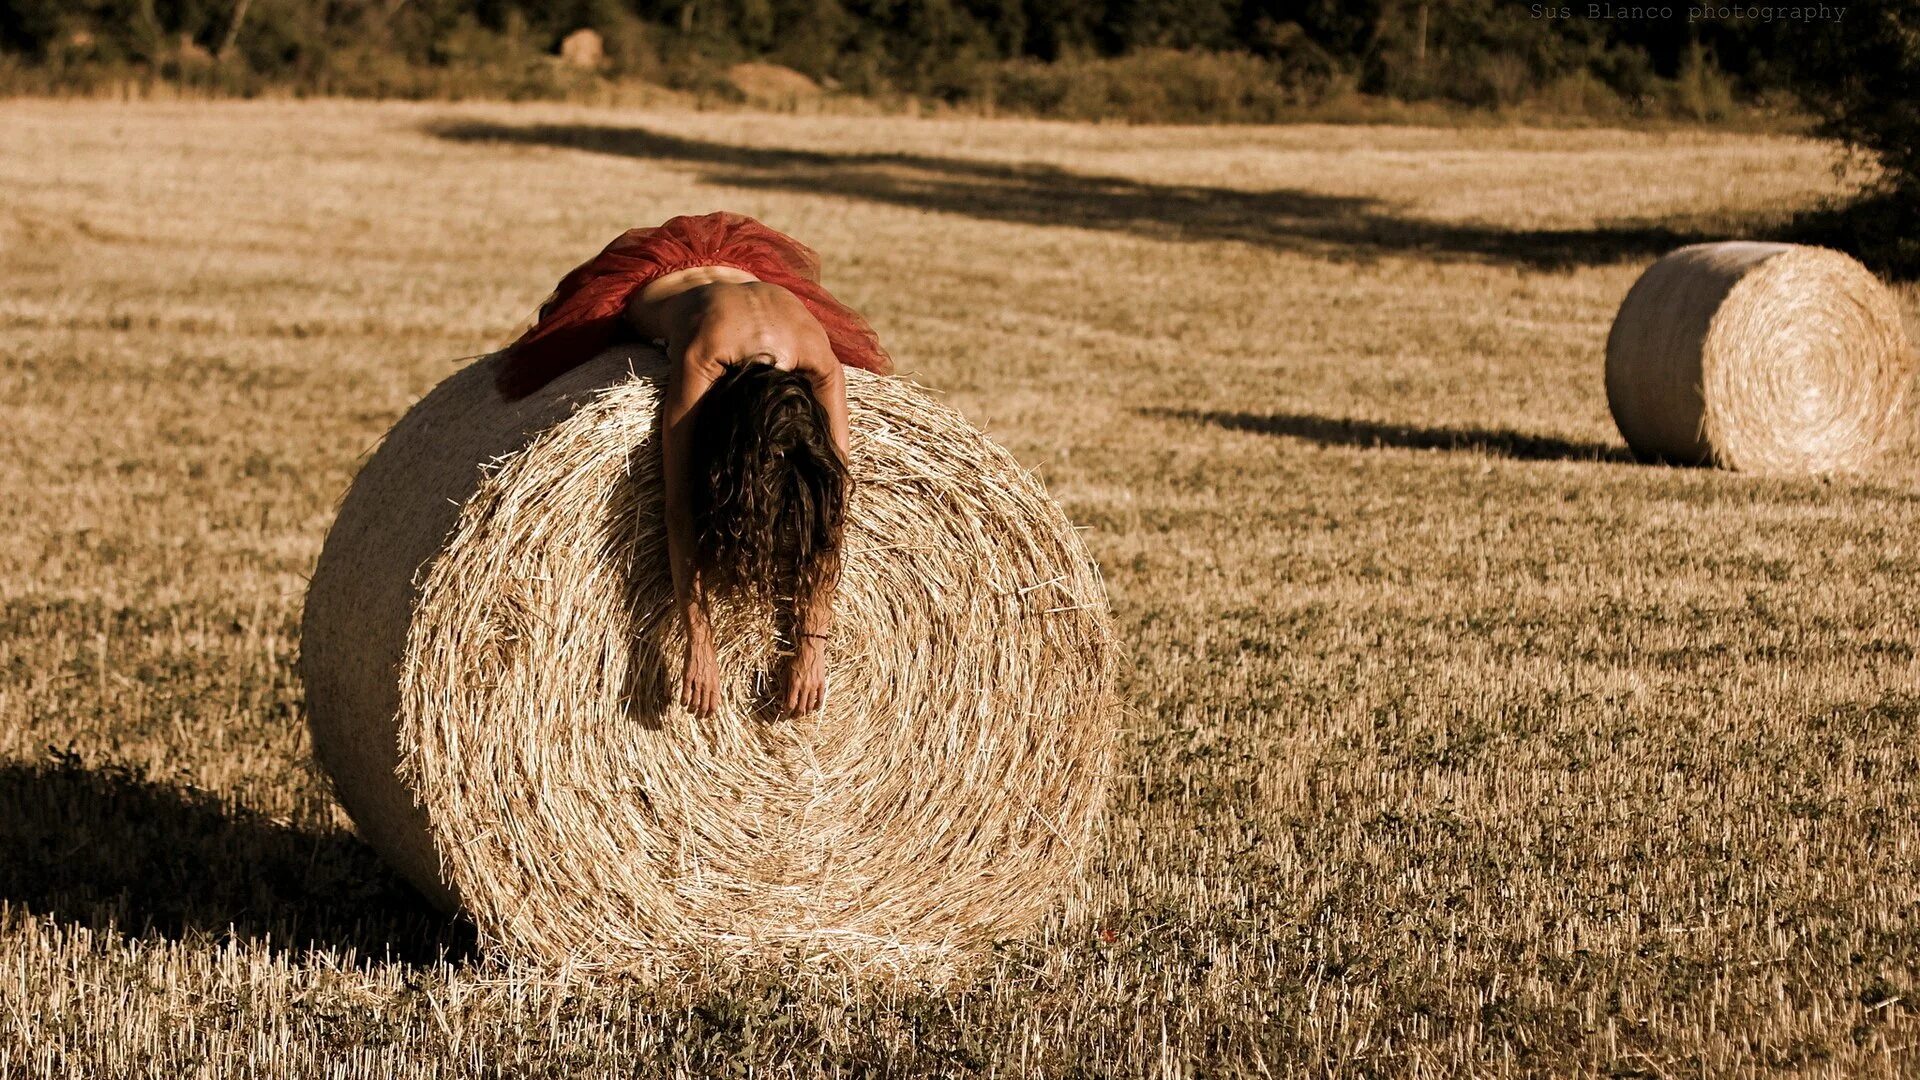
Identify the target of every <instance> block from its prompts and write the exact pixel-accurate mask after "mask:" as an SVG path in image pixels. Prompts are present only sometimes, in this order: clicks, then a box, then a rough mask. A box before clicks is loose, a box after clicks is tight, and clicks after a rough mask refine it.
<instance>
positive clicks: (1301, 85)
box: [0, 0, 1805, 106]
mask: <svg viewBox="0 0 1920 1080" xmlns="http://www.w3.org/2000/svg"><path fill="white" fill-rule="evenodd" d="M1649 10H1650V11H1652V12H1653V14H1652V16H1651V17H1649V15H1648V14H1647V11H1649ZM1661 10H1662V9H1657V8H1656V9H1637V8H1624V7H1618V6H1615V5H1593V4H1584V3H1583V4H1575V5H1548V4H1539V3H1522V2H1514V0H1423V2H1414V0H1371V2H1362V3H1343V2H1334V0H556V2H553V3H530V2H514V0H0V50H4V51H5V52H6V53H8V54H10V55H11V56H12V57H14V58H15V62H16V63H20V64H32V65H37V66H40V67H42V68H46V67H53V68H56V69H60V70H67V71H71V70H74V69H84V68H89V67H96V68H97V67H103V66H112V65H116V64H128V65H147V66H149V67H150V68H154V69H165V70H175V69H180V68H183V67H187V68H190V67H192V66H194V65H200V66H212V65H215V64H217V65H219V66H221V67H223V68H227V69H230V70H236V71H239V72H243V73H244V74H246V75H251V76H254V77H258V78H261V79H267V80H273V81H277V82H281V83H288V84H293V85H296V86H298V85H300V84H302V83H308V84H313V83H317V82H318V81H320V80H321V79H323V78H325V77H328V76H331V77H333V78H334V80H335V81H337V82H338V81H342V80H344V79H346V77H347V76H348V75H349V74H350V72H351V70H352V69H353V68H355V67H360V68H366V67H373V68H376V69H378V68H382V67H385V68H389V69H391V68H393V67H394V66H395V65H406V66H412V67H419V68H427V69H431V68H436V67H438V68H448V67H458V66H461V65H475V64H481V63H492V64H495V65H501V64H505V65H509V66H510V65H512V64H514V63H518V62H522V61H525V60H528V59H530V58H532V57H534V56H539V55H544V54H549V53H551V52H552V51H553V49H554V47H555V45H556V44H557V42H558V41H559V40H560V39H561V38H562V37H563V36H564V35H566V34H568V33H570V32H572V31H574V30H577V29H580V28H583V27H585V28H591V29H593V30H595V31H597V32H599V34H600V35H601V36H602V38H603V39H604V41H605V42H606V46H607V48H606V53H607V74H611V75H616V76H617V75H623V74H624V75H633V76H637V77H641V78H653V79H662V78H665V79H668V80H672V79H681V80H685V79H690V78H694V77H695V74H696V73H697V71H698V70H699V69H701V68H702V67H709V66H711V65H712V64H714V63H727V62H732V61H738V60H747V59H763V60H768V61H772V62H776V63H780V64H784V65H787V66H789V67H792V68H795V69H797V70H799V71H802V72H804V73H806V74H808V75H810V76H813V77H815V78H817V79H822V80H830V81H832V82H833V83H836V84H838V85H841V86H844V87H847V88H849V89H852V90H854V91H856V92H875V91H886V90H892V91H898V92H902V93H910V94H916V95H922V96H928V97H933V98H946V99H952V100H964V99H967V98H969V97H973V96H978V94H979V93H980V92H981V89H982V81H983V79H988V78H990V76H989V75H988V74H983V72H991V70H992V69H993V67H994V66H995V65H997V64H1002V63H1005V62H1022V61H1024V62H1028V63H1049V62H1060V61H1069V62H1072V61H1088V60H1097V59H1102V58H1107V59H1110V58H1116V57H1124V56H1128V55H1132V54H1136V53H1140V52H1142V51H1149V50H1161V51H1176V52H1185V53H1231V54H1236V55H1241V56H1245V57H1250V58H1253V59H1255V60H1258V61H1260V62H1261V67H1260V70H1261V72H1262V74H1263V76H1264V77H1266V78H1269V79H1271V80H1272V81H1273V82H1274V83H1276V84H1277V85H1278V86H1280V87H1281V88H1283V89H1284V90H1286V91H1287V92H1288V93H1289V94H1290V95H1291V96H1292V97H1293V98H1294V99H1295V100H1301V101H1310V100H1312V99H1313V98H1314V97H1316V96H1318V95H1325V94H1328V93H1338V92H1357V93H1363V94H1372V95H1382V96H1387V97H1393V98H1399V99H1404V100H1425V99H1437V100H1441V101H1446V102H1452V103H1457V104H1460V105H1465V106H1502V105H1509V104H1513V103H1516V102H1519V101H1521V100H1523V99H1525V98H1527V97H1528V96H1529V95H1532V94H1536V93H1538V92H1540V91H1541V90H1542V89H1544V88H1548V87H1551V86H1553V85H1555V84H1556V83H1561V82H1565V81H1567V80H1578V81H1581V82H1583V83H1586V84H1590V85H1591V86H1593V87H1595V88H1601V89H1604V90H1605V91H1606V92H1607V93H1609V94H1611V95H1613V96H1614V97H1616V98H1618V99H1619V100H1620V101H1622V102H1624V103H1626V104H1627V105H1629V106H1632V105H1636V104H1639V105H1651V104H1657V103H1658V99H1660V98H1661V97H1662V95H1664V94H1667V93H1669V92H1670V90H1669V88H1670V87H1671V85H1672V84H1674V83H1676V82H1677V81H1680V80H1684V79H1688V78H1694V79H1709V80H1711V81H1712V82H1713V83H1714V89H1713V91H1712V94H1711V95H1710V96H1712V97H1713V98H1714V100H1719V99H1721V98H1725V99H1729V100H1733V99H1752V98H1756V97H1763V96H1765V95H1767V94H1769V93H1774V92H1779V91H1783V90H1785V89H1786V88H1787V87H1788V86H1789V83H1790V77H1791V72H1790V70H1789V68H1788V65H1786V64H1784V63H1782V62H1781V60H1780V58H1781V57H1782V56H1783V55H1784V54H1786V53H1788V52H1790V48H1789V46H1790V45H1791V41H1790V40H1789V37H1790V35H1792V34H1794V33H1797V32H1800V31H1803V30H1804V29H1805V24H1804V22H1801V23H1794V22H1788V21H1785V20H1781V19H1775V18H1760V17H1754V16H1753V15H1751V14H1749V15H1746V16H1745V17H1727V18H1711V19H1708V18H1699V19H1694V18H1688V17H1686V15H1685V11H1686V9H1671V8H1670V9H1665V10H1666V11H1668V12H1671V13H1672V14H1671V17H1660V14H1659V13H1660V12H1661ZM1728 10H1729V11H1731V12H1741V11H1746V12H1759V11H1771V10H1773V9H1753V8H1749V9H1739V8H1735V9H1728ZM1783 10H1784V9H1783ZM349 89H351V87H349ZM1708 104H1709V105H1710V104H1712V102H1708Z"/></svg>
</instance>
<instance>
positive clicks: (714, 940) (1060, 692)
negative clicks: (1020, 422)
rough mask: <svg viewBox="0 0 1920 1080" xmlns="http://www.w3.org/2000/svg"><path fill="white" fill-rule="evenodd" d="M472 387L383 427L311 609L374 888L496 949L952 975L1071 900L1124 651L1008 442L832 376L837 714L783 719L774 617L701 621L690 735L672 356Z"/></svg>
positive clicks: (326, 713) (320, 701) (315, 681)
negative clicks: (942, 963) (669, 426)
mask: <svg viewBox="0 0 1920 1080" xmlns="http://www.w3.org/2000/svg"><path fill="white" fill-rule="evenodd" d="M491 364H492V361H491V360H487V361H482V362H480V363H477V364H475V365H473V366H472V367H470V368H468V369H466V370H465V371H462V372H460V373H458V374H456V375H455V376H453V377H452V378H451V379H449V380H448V381H447V382H446V383H445V384H443V385H442V386H441V387H439V388H438V389H436V390H435V391H434V392H433V393H432V394H430V395H429V396H428V397H427V398H425V399H423V400H422V401H421V403H420V404H419V405H417V406H416V407H415V408H414V410H413V411H412V412H411V413H409V414H408V416H407V417H406V418H404V419H403V420H402V421H401V422H400V424H399V425H398V426H396V428H395V429H394V431H393V433H392V434H391V435H389V437H388V439H387V441H386V442H385V443H384V444H383V446H382V447H381V449H380V450H379V451H378V452H377V453H376V454H375V455H374V457H373V459H372V460H371V461H370V462H369V463H368V465H367V466H366V468H365V470H364V471H363V472H362V474H361V476H360V478H359V479H358V480H356V482H355V484H354V488H353V490H352V492H351V493H350V494H349V496H348V498H347V500H346V501H345V503H344V504H343V506H342V509H341V514H340V519H339V521H338V522H337V523H336V525H335V527H334V529H333V532H332V533H331V534H330V535H329V537H328V541H327V545H326V550H325V552H324V553H323V555H322V557H321V562H320V565H319V567H318V569H317V571H316V573H315V576H314V581H313V585H312V594H311V596H310V599H309V602H308V612H307V621H306V628H305V633H306V637H305V639H304V643H303V656H302V666H303V672H304V674H305V676H306V679H307V685H308V688H309V698H310V702H309V707H310V713H311V717H312V723H313V727H314V743H315V750H316V755H317V757H318V758H319V760H320V762H321V764H322V765H323V766H324V767H325V768H326V769H327V771H328V773H329V774H330V775H331V776H332V777H333V779H334V782H335V786H336V789H337V791H338V793H339V795H340V798H341V800H342V802H343V803H344V804H345V805H346V807H347V808H348V810H349V812H350V813H351V814H352V816H353V817H354V820H355V822H356V823H357V824H358V825H359V827H360V828H361V830H362V831H363V833H364V834H365V835H366V837H367V839H368V840H369V841H370V842H371V843H372V844H373V845H374V846H375V847H376V848H378V849H379V850H381V851H382V852H383V853H384V854H385V855H386V857H387V858H388V859H390V860H391V861H392V862H393V864H394V865H395V866H396V867H398V868H399V869H400V870H401V871H402V872H403V873H405V874H406V875H407V876H408V877H409V878H410V879H412V880H413V881H414V882H415V883H416V884H417V885H420V886H421V887H422V888H423V889H424V890H425V891H427V892H428V893H429V894H430V895H433V896H435V897H436V898H438V899H439V900H440V901H441V902H442V903H445V904H450V905H451V904H458V905H459V906H461V907H463V908H464V909H465V910H466V911H467V912H468V913H469V914H470V915H471V916H472V917H473V919H474V921H475V923H476V924H477V925H478V926H479V928H480V930H481V932H482V935H483V937H484V938H485V939H486V940H487V941H489V942H490V943H492V944H494V945H496V946H498V947H500V948H502V949H504V950H505V951H507V952H509V953H511V954H514V955H518V956H522V957H527V958H532V959H536V960H540V961H545V962H564V963H566V964H569V965H573V966H585V967H593V968H611V969H617V970H650V969H657V968H659V967H661V966H662V965H665V966H672V965H674V964H676V963H678V962H680V961H682V960H686V959H690V958H711V957H712V956H713V955H714V954H715V953H723V954H755V953H778V954H780V955H783V956H788V957H792V956H794V955H796V954H798V955H799V956H801V957H803V958H808V959H826V960H831V961H838V962H844V963H846V964H849V965H855V966H866V965H871V964H875V963H887V964H893V963H916V962H918V961H923V960H944V959H946V958H951V957H953V956H955V955H957V954H959V953H961V952H963V951H964V950H966V949H967V948H968V947H970V946H974V945H977V944H980V943H983V942H986V941H990V940H993V939H995V938H1000V937H1005V936H1010V935H1014V934H1018V933H1020V932H1022V931H1024V930H1026V929H1028V928H1030V927H1031V926H1032V925H1033V923H1034V922H1035V921H1036V920H1037V919H1038V918H1039V917H1040V916H1042V915H1043V914H1044V913H1045V912H1046V911H1047V910H1048V909H1049V908H1050V907H1051V906H1052V905H1053V904H1055V903H1056V902H1057V901H1058V900H1059V899H1060V897H1061V895H1062V892H1063V890H1064V889H1066V888H1067V887H1069V886H1070V885H1071V884H1072V882H1073V881H1074V879H1075V876H1076V869H1077V867H1078V865H1079V861H1080V857H1081V853H1082V851H1083V849H1084V847H1085V846H1086V844H1087V842H1088V840H1089V838H1090V836H1091V834H1092V832H1093V830H1094V828H1095V827H1096V824H1097V820H1098V816H1099V813H1100V810H1101V807H1102V805H1103V802H1104V797H1105V780H1106V774H1107V770H1108V762H1109V756H1110V752H1111V744H1112V737H1113V734H1114V730H1115V721H1116V704H1115V701H1114V699H1113V695H1112V691H1111V682H1112V675H1113V669H1114V663H1115V659H1114V658H1115V645H1114V638H1113V630H1112V625H1111V620H1110V618H1109V615H1108V613H1107V607H1106V600H1105V596H1104V592H1103V589H1102V587H1101V584H1100V581H1099V577H1098V573H1097V570H1096V568H1095V567H1094V565H1093V563H1092V561H1091V559H1090V558H1089V556H1088V554H1087V552H1086V550H1085V548H1084V545H1083V544H1082V543H1081V541H1080V538H1079V536H1078V534H1077V533H1076V532H1075V531H1074V530H1073V528H1072V526H1071V525H1070V524H1069V523H1068V522H1067V521H1066V519H1065V517H1064V516H1063V514H1062V513H1061V511H1060V510H1059V508H1058V506H1057V505H1056V504H1054V503H1053V501H1052V500H1051V499H1050V498H1049V497H1048V496H1047V495H1046V493H1045V491H1044V490H1043V489H1042V488H1041V486H1040V484H1039V483H1038V482H1037V481H1036V480H1035V479H1034V478H1033V477H1032V476H1031V475H1030V474H1029V473H1027V472H1026V471H1025V470H1024V469H1022V468H1021V467H1020V466H1019V465H1018V464H1017V463H1016V462H1015V461H1014V460H1013V459H1012V457H1011V456H1010V455H1008V454H1007V453H1006V452H1005V451H1004V450H1002V449H1000V448H999V447H998V446H996V445H995V444H994V443H992V442H991V441H990V440H988V439H987V438H986V437H985V436H984V435H982V434H980V433H979V432H978V431H976V430H975V429H973V428H972V427H970V426H969V425H968V424H967V423H966V422H965V421H964V420H963V419H961V418H960V417H959V416H958V415H957V414H955V413H953V412H952V411H951V410H949V409H946V408H944V407H943V406H940V405H938V404H936V403H934V402H933V401H932V400H930V399H929V398H928V397H927V396H926V395H925V394H924V393H923V392H921V391H919V390H917V389H916V388H914V387H913V386H912V385H911V384H909V383H907V382H905V381H903V380H898V379H888V378H881V377H876V376H870V375H867V374H866V373H864V372H859V371H851V372H849V373H848V374H849V379H848V382H849V385H848V397H849V406H850V410H849V411H850V415H851V422H852V457H853V471H854V477H855V483H856V489H855V492H854V496H853V501H852V503H851V506H850V514H849V524H848V530H847V541H846V543H847V549H846V553H845V565H844V568H843V570H842V575H841V584H840V593H839V599H838V603H837V604H836V609H835V610H836V618H835V624H834V630H833V638H832V641H831V643H830V653H829V670H828V697H827V704H826V707H825V708H824V710H823V711H822V712H821V713H820V714H818V715H816V716H814V717H809V718H804V719H800V720H797V721H795V720H790V719H787V718H785V717H783V716H781V715H780V714H779V713H778V711H777V709H776V708H775V707H774V706H773V705H772V699H773V698H774V696H775V695H776V694H777V692H778V687H779V672H780V663H781V659H782V656H783V654H784V649H785V646H784V644H783V643H782V642H781V641H780V640H779V630H778V625H779V621H778V620H777V619H775V618H774V617H773V613H772V612H770V611H767V610H761V609H757V608H756V607H754V606H752V605H747V604H743V603H740V602H737V601H730V600H725V599H722V600H719V601H718V602H717V603H716V604H715V609H714V611H713V615H714V624H715V631H716V639H717V645H718V649H719V659H720V665H721V671H722V679H723V689H724V696H725V702H724V705H723V707H722V710H721V712H720V714H719V715H717V716H715V717H713V718H710V719H707V720H700V719H696V718H694V717H691V716H689V715H688V714H686V713H685V712H684V711H683V710H681V709H680V708H679V707H678V706H677V705H676V704H673V703H672V702H671V698H672V691H673V689H674V688H675V687H676V686H677V680H678V674H679V667H680V663H679V661H680V657H681V646H682V637H681V631H680V628H679V626H678V625H677V622H678V620H677V619H674V618H672V617H671V616H670V607H669V600H670V596H671V579H670V575H669V571H668V568H667V565H666V560H665V546H664V536H663V533H662V517H661V509H662V508H661V503H660V497H659V491H660V483H659V453H658V441H657V437H656V426H655V424H656V421H655V408H656V405H657V403H658V400H659V394H660V389H661V380H662V378H663V377H664V374H665V362H664V359H663V358H661V357H660V356H659V355H658V353H656V352H654V351H652V350H644V349H642V350H626V351H618V350H617V351H615V352H613V353H609V354H607V355H604V356H602V357H600V358H599V359H597V360H595V361H594V362H593V363H591V364H588V365H586V366H584V367H582V368H580V369H576V370H575V371H574V372H571V373H569V375H568V376H566V377H565V378H563V379H562V380H560V381H559V382H557V383H556V384H554V385H552V386H549V387H548V388H547V389H546V390H545V391H543V392H541V393H540V394H538V395H536V396H535V397H534V398H532V399H528V400H525V401H522V402H518V403H512V404H509V403H504V402H501V401H500V400H499V398H498V397H497V395H495V393H494V391H493V382H492V373H491V370H490V367H491Z"/></svg>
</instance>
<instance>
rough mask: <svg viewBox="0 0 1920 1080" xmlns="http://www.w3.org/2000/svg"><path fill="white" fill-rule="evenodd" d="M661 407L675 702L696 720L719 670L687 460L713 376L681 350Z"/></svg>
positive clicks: (707, 709) (716, 700)
mask: <svg viewBox="0 0 1920 1080" xmlns="http://www.w3.org/2000/svg"><path fill="white" fill-rule="evenodd" d="M675 359H676V361H677V362H676V363H675V365H674V371H673V374H672V376H671V377H670V381H669V384H668V387H667V394H666V400H665V402H663V403H662V405H661V410H660V427H661V436H662V440H663V442H662V446H661V463H660V465H661V472H662V474H663V480H664V486H665V488H666V493H665V494H666V519H667V520H666V525H667V564H668V566H669V567H670V568H671V570H672V573H673V604H674V613H675V614H676V615H678V616H679V617H680V619H681V625H682V626H683V627H685V629H686V632H687V652H686V663H685V666H684V668H683V669H682V673H681V679H680V704H681V705H682V706H684V707H685V708H687V709H688V710H690V711H692V712H693V713H694V714H695V715H697V716H711V715H713V713H714V711H715V710H716V709H718V708H719V707H720V668H719V664H718V662H717V661H716V659H715V657H714V648H713V627H712V626H711V624H709V623H708V621H707V598H706V591H705V589H704V587H703V586H702V583H701V582H700V580H699V575H698V572H697V570H696V565H697V564H696V562H695V560H694V557H693V556H694V543H695V537H694V535H693V503H692V493H691V492H690V491H689V490H688V488H689V486H690V485H689V479H690V478H689V477H688V475H687V458H688V456H689V447H690V446H691V443H692V438H693V422H694V418H695V416H696V414H697V413H698V411H699V408H700V399H701V397H703V396H705V394H706V392H707V390H708V389H709V388H710V387H712V386H713V379H714V376H713V374H712V373H711V372H710V371H708V370H707V369H706V366H705V365H703V364H700V363H688V362H687V354H686V353H685V351H684V350H682V351H681V354H680V356H678V357H676V358H675Z"/></svg>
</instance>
